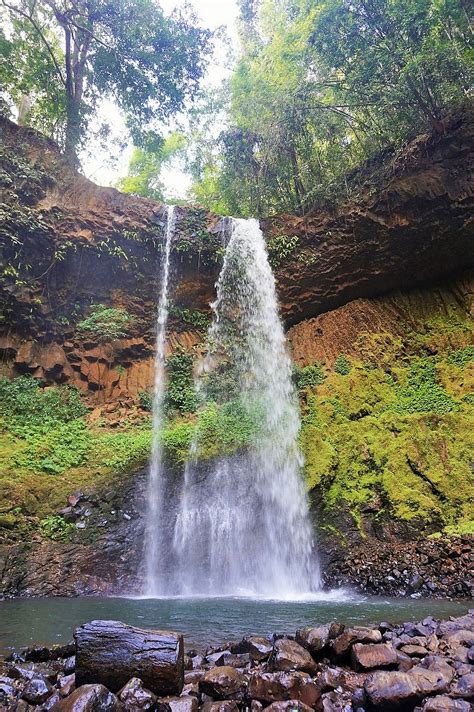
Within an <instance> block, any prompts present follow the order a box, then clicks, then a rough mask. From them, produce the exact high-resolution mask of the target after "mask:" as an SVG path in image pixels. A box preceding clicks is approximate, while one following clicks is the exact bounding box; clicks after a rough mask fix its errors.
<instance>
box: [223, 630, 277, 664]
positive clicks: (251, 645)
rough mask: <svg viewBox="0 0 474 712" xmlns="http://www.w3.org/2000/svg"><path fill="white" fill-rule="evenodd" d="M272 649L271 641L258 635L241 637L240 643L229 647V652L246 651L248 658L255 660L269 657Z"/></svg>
mask: <svg viewBox="0 0 474 712" xmlns="http://www.w3.org/2000/svg"><path fill="white" fill-rule="evenodd" d="M272 651H273V643H272V642H271V641H270V640H268V639H267V638H263V637H262V636H259V635H252V636H250V637H249V638H243V640H241V641H240V643H237V644H236V645H232V646H231V648H230V652H231V653H234V654H240V653H248V654H249V655H250V658H251V659H252V660H255V661H256V662H260V661H261V660H266V659H267V658H269V657H270V655H271V653H272Z"/></svg>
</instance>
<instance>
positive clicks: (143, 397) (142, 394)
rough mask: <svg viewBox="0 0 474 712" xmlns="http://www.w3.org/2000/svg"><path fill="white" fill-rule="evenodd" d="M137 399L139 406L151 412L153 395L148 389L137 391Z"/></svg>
mask: <svg viewBox="0 0 474 712" xmlns="http://www.w3.org/2000/svg"><path fill="white" fill-rule="evenodd" d="M138 400H139V403H140V408H143V410H147V411H149V412H150V413H151V411H152V408H153V396H152V394H151V393H149V392H148V391H138Z"/></svg>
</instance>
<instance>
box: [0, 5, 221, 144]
mask: <svg viewBox="0 0 474 712" xmlns="http://www.w3.org/2000/svg"><path fill="white" fill-rule="evenodd" d="M4 7H5V8H7V10H6V12H7V18H8V20H9V21H10V22H11V23H12V27H13V35H12V38H11V39H7V37H6V36H5V35H4V34H1V35H0V84H1V85H2V86H3V87H4V88H5V90H6V93H7V98H9V99H12V100H15V99H16V98H17V97H18V96H19V95H21V94H29V95H30V97H31V99H32V101H33V109H32V116H33V117H34V118H35V125H37V126H39V127H40V128H42V129H44V128H46V129H48V128H53V127H56V126H59V127H60V128H59V130H57V129H56V128H53V130H54V131H56V132H57V137H59V138H61V139H62V145H63V146H64V148H65V150H66V152H67V153H68V155H69V156H71V157H72V158H76V157H77V152H78V149H79V148H81V146H82V145H83V142H84V138H85V136H86V134H87V129H88V125H89V123H90V121H91V119H92V117H93V115H94V110H95V108H96V106H97V103H98V102H99V101H100V100H101V99H102V98H104V97H109V98H113V99H114V100H115V102H116V105H117V106H118V108H119V109H120V110H121V111H122V112H123V114H124V115H125V117H126V120H127V126H128V128H129V130H130V133H131V135H132V138H133V140H134V142H135V144H136V145H137V146H141V147H142V148H144V149H146V150H150V149H153V148H154V147H155V141H156V137H157V134H156V132H155V130H154V128H155V125H156V123H157V122H159V121H163V120H165V119H167V118H169V117H170V116H172V115H173V114H174V113H176V112H177V111H179V110H180V109H181V108H182V107H183V105H184V104H185V102H186V100H187V99H189V98H190V97H192V96H193V95H194V93H195V92H196V90H197V87H198V84H199V80H200V78H201V77H202V75H203V72H204V61H203V58H204V55H205V54H206V52H207V51H208V48H209V42H210V33H209V32H208V31H207V30H203V29H201V28H200V27H199V26H198V22H197V18H196V16H195V15H194V14H193V13H192V11H191V10H190V9H189V7H187V8H184V9H183V10H181V11H175V12H173V13H171V14H170V15H165V14H164V12H163V10H162V9H161V8H160V6H159V5H158V4H157V3H155V2H152V0H128V1H127V2H117V3H107V2H105V3H104V2H102V0H90V1H89V2H87V3H84V2H75V1H74V0H65V2H58V1H57V0H51V1H49V0H48V1H47V0H40V1H38V2H33V1H32V0H26V1H25V2H19V3H15V2H12V3H7V4H6V5H5V6H4ZM171 48H172V51H171ZM109 132H110V126H109V125H108V124H105V125H102V126H100V127H99V129H98V131H97V135H98V136H99V137H102V138H105V139H106V138H107V136H108V134H109Z"/></svg>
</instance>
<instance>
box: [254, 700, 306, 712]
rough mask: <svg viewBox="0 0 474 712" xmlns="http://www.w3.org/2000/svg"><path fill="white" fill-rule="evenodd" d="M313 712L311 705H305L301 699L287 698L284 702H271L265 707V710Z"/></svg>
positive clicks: (274, 711) (271, 711)
mask: <svg viewBox="0 0 474 712" xmlns="http://www.w3.org/2000/svg"><path fill="white" fill-rule="evenodd" d="M267 710H268V712H313V709H312V707H309V706H308V705H305V704H304V702H301V700H287V701H285V702H272V704H271V705H269V706H268V707H266V708H265V711H266V712H267Z"/></svg>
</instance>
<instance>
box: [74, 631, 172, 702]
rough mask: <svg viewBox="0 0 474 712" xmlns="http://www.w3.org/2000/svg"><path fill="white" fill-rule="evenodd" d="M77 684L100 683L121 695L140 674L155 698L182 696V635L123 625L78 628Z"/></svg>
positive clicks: (76, 634)
mask: <svg viewBox="0 0 474 712" xmlns="http://www.w3.org/2000/svg"><path fill="white" fill-rule="evenodd" d="M74 638H75V640H76V684H77V685H78V686H80V685H85V684H88V683H101V684H103V685H105V686H106V687H107V688H108V689H109V690H111V691H112V692H118V691H119V690H121V689H122V687H123V686H124V685H126V684H127V682H128V681H129V680H130V679H131V678H132V677H135V676H136V674H137V672H138V671H140V679H141V680H142V682H143V684H144V686H145V687H146V688H147V689H149V690H151V691H152V692H154V693H155V694H156V695H160V696H163V695H175V694H178V695H179V694H180V692H181V690H182V689H183V684H184V645H183V636H182V635H181V634H180V633H172V632H168V631H159V630H142V629H141V628H135V627H134V626H131V625H126V624H125V623H121V622H120V621H91V622H90V623H85V624H84V625H82V626H80V627H79V628H76V630H75V632H74Z"/></svg>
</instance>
